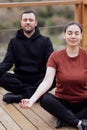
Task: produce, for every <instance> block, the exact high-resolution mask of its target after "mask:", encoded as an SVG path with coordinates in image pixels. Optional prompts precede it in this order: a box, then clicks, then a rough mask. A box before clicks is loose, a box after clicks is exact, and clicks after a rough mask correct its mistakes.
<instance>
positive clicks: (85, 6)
mask: <svg viewBox="0 0 87 130" xmlns="http://www.w3.org/2000/svg"><path fill="white" fill-rule="evenodd" d="M82 28H83V39H82V47H83V48H85V49H87V0H83V1H82Z"/></svg>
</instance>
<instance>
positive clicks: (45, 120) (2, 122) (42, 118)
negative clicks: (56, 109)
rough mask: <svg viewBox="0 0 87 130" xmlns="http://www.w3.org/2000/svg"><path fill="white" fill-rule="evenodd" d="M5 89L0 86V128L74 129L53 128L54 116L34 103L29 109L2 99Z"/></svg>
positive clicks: (10, 129)
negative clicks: (7, 102)
mask: <svg viewBox="0 0 87 130" xmlns="http://www.w3.org/2000/svg"><path fill="white" fill-rule="evenodd" d="M5 93H6V91H5V90H4V89H3V88H0V130H76V129H74V128H71V127H62V128H59V129H55V128H54V124H55V121H56V118H55V117H53V116H52V115H50V114H49V113H48V112H46V111H45V110H44V109H43V108H41V107H40V105H39V103H35V104H34V105H33V106H32V107H31V108H30V109H21V108H20V107H19V105H18V104H6V103H4V102H3V101H2V97H3V94H5Z"/></svg>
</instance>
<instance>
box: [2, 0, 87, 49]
mask: <svg viewBox="0 0 87 130" xmlns="http://www.w3.org/2000/svg"><path fill="white" fill-rule="evenodd" d="M48 5H50V6H53V5H74V6H75V11H74V19H75V21H78V22H79V23H80V24H81V25H82V28H83V39H82V47H83V48H85V49H87V0H62V1H61V0H57V1H37V2H11V3H0V8H8V7H11V8H12V7H28V6H40V7H41V6H48Z"/></svg>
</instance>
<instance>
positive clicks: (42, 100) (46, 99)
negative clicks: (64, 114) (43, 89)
mask: <svg viewBox="0 0 87 130" xmlns="http://www.w3.org/2000/svg"><path fill="white" fill-rule="evenodd" d="M51 96H52V94H50V93H46V94H44V95H43V96H42V97H41V98H40V105H41V106H42V107H44V106H45V105H46V104H48V102H49V101H50V98H51Z"/></svg>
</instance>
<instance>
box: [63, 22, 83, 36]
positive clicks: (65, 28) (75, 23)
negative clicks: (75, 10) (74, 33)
mask: <svg viewBox="0 0 87 130" xmlns="http://www.w3.org/2000/svg"><path fill="white" fill-rule="evenodd" d="M71 25H77V26H78V27H79V28H80V30H81V33H82V27H81V25H80V24H79V23H77V22H75V21H72V22H69V23H68V24H66V25H65V26H64V32H66V30H67V28H68V27H69V26H71Z"/></svg>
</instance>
